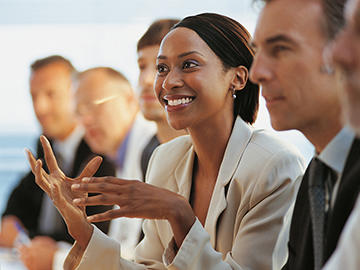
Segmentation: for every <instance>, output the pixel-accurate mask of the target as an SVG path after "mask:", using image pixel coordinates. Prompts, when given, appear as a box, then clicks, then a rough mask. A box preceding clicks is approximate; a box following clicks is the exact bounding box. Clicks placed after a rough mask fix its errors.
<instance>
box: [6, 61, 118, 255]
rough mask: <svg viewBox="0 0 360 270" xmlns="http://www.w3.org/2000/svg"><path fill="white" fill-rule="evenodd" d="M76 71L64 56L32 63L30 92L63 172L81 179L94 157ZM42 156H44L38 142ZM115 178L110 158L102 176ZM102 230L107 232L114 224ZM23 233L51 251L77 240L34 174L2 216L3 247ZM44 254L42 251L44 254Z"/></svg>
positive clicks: (92, 209) (12, 197) (99, 209)
mask: <svg viewBox="0 0 360 270" xmlns="http://www.w3.org/2000/svg"><path fill="white" fill-rule="evenodd" d="M75 75H76V70H75V68H74V67H73V65H72V64H71V62H70V61H69V60H67V59H65V58H64V57H62V56H58V55H53V56H49V57H45V58H43V59H39V60H37V61H35V62H34V63H33V64H32V65H31V76H30V93H31V97H32V101H33V107H34V111H35V114H36V117H37V119H38V121H39V123H40V125H41V128H42V132H43V134H45V135H47V136H49V138H50V139H51V142H52V145H53V147H54V149H56V150H55V152H56V156H57V157H58V158H59V160H61V162H60V163H61V164H60V166H61V168H63V170H64V171H66V172H68V174H69V175H71V176H72V177H75V176H77V175H78V174H79V173H80V172H81V170H82V168H83V167H84V165H85V164H86V163H87V162H88V161H89V160H90V159H91V158H92V157H94V153H93V152H92V151H91V150H90V148H89V146H88V145H87V143H86V142H85V141H84V139H83V135H84V131H83V129H82V127H80V126H79V125H78V122H77V121H76V120H75V119H76V117H75V115H74V108H73V93H72V79H73V77H74V76H75ZM37 145H38V147H37V157H38V158H41V159H42V158H43V151H42V149H41V147H40V142H38V144H37ZM108 174H112V175H114V174H115V168H114V166H113V165H112V163H111V162H110V161H108V160H106V159H104V161H103V163H102V165H101V167H100V169H99V171H98V173H97V175H99V176H100V175H108ZM107 209H109V207H108V206H100V207H89V208H87V213H98V212H102V211H105V210H107ZM97 226H98V227H99V228H100V229H101V230H102V231H103V232H105V233H106V232H107V231H108V228H109V223H108V222H105V223H99V224H97ZM19 231H26V232H27V233H28V234H29V237H30V238H32V237H35V236H40V235H41V236H47V237H41V238H39V239H38V242H39V241H44V243H46V246H47V250H46V251H48V252H54V251H55V250H56V249H57V245H56V244H55V240H56V241H67V242H69V243H71V242H72V241H73V240H72V238H71V236H70V235H69V234H68V232H67V230H66V227H65V224H64V222H63V221H62V220H61V217H60V215H59V213H58V211H57V210H56V208H55V207H54V206H53V204H52V203H51V200H50V199H49V198H48V196H47V195H46V194H45V195H44V192H43V191H42V190H41V189H40V188H39V187H38V186H37V185H36V183H35V178H34V176H33V174H32V172H29V173H27V174H26V175H25V176H24V177H23V178H22V179H21V180H20V182H19V184H18V186H17V187H16V188H15V189H14V190H13V191H12V193H11V195H10V198H9V200H8V203H7V206H6V209H5V212H4V213H3V217H2V228H1V233H0V245H1V246H4V247H12V246H13V245H14V242H15V241H16V238H17V236H18V232H19ZM38 252H39V254H40V251H38Z"/></svg>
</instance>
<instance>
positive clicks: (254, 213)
mask: <svg viewBox="0 0 360 270" xmlns="http://www.w3.org/2000/svg"><path fill="white" fill-rule="evenodd" d="M249 39H250V35H249V34H248V32H247V31H246V29H245V28H244V27H243V26H241V25H240V24H239V23H238V22H236V21H234V20H232V19H230V18H228V17H225V16H221V15H217V14H200V15H197V16H191V17H187V18H185V19H183V20H182V21H181V22H179V23H178V24H177V25H176V26H175V27H174V28H173V30H172V31H170V32H169V34H168V35H167V36H166V37H165V38H164V40H163V41H162V44H161V46H160V50H159V55H158V58H157V70H158V72H157V78H156V82H155V92H156V95H157V97H158V99H159V101H160V103H161V104H162V106H163V107H164V108H165V110H166V114H167V118H168V121H169V123H170V125H171V126H172V127H173V128H175V129H187V131H188V133H189V135H188V136H183V137H180V138H177V139H175V140H173V141H171V142H169V143H167V144H164V145H162V146H160V147H158V148H157V149H156V150H155V152H154V154H153V156H152V158H151V160H150V163H149V167H148V172H147V176H146V179H147V182H148V183H149V184H145V183H141V182H138V181H128V180H121V179H117V178H113V177H106V178H85V179H83V180H82V181H81V182H77V183H76V184H73V185H72V187H71V189H72V191H74V192H76V193H77V194H78V195H76V194H73V193H71V192H70V190H69V185H70V184H69V183H72V182H70V181H66V177H65V176H64V175H63V174H62V172H61V171H60V170H59V169H58V168H57V166H56V161H55V159H54V158H53V156H52V154H51V148H50V146H49V145H48V144H47V143H46V140H45V138H42V142H43V146H44V148H45V152H46V153H47V155H46V161H47V164H48V166H49V169H50V172H51V174H50V176H49V175H47V174H46V173H45V172H44V171H42V170H41V162H40V161H35V160H34V159H32V157H31V155H29V156H30V160H31V162H30V163H31V164H32V168H33V171H34V172H35V174H36V179H37V182H38V184H39V185H40V186H41V187H42V188H43V189H44V190H46V192H48V193H49V194H50V196H51V197H52V198H53V200H54V203H55V205H56V206H57V207H58V209H59V210H60V212H61V213H62V215H63V217H64V219H65V221H66V223H67V225H68V229H69V232H70V234H71V235H72V236H73V237H74V239H75V240H76V243H75V245H74V247H73V249H72V251H71V252H70V254H69V256H68V258H67V261H66V263H65V268H66V269H73V267H74V266H75V265H78V268H77V269H146V268H151V269H166V268H169V269H270V268H271V255H272V250H273V247H274V245H275V242H276V239H277V235H278V232H279V230H280V227H281V225H282V218H283V216H284V214H285V212H286V210H287V209H288V206H289V205H290V203H291V202H292V200H293V197H294V193H295V190H294V189H295V188H294V186H295V185H294V184H293V182H294V180H295V179H296V178H297V177H298V176H299V175H301V173H302V171H303V162H302V158H301V157H299V155H298V154H296V153H295V152H294V151H293V150H291V149H290V148H289V147H288V146H285V145H284V144H283V143H281V142H279V141H278V140H276V139H275V138H273V137H271V136H270V135H268V134H266V133H265V132H264V131H256V130H254V129H253V128H252V127H251V124H252V123H253V122H254V121H255V118H256V113H257V109H258V97H259V88H258V86H257V85H254V84H253V83H251V82H250V81H248V70H249V68H250V65H251V63H252V59H253V52H252V50H251V48H250V47H249V46H248V41H249ZM98 163H99V160H93V161H92V163H90V164H89V165H88V166H87V168H86V170H85V172H83V174H82V175H83V176H84V175H91V174H92V172H94V171H95V170H96V167H97V165H98ZM64 180H65V181H64ZM82 192H96V193H100V194H99V195H98V196H94V197H91V198H90V197H89V198H86V197H83V196H81V193H82ZM79 193H80V194H79ZM73 198H76V199H75V200H74V201H72V199H73ZM98 204H105V205H106V204H117V205H119V206H120V209H118V210H112V211H108V212H105V213H104V214H99V215H95V216H92V217H89V218H88V220H86V217H85V215H84V214H83V212H82V209H83V208H82V207H83V206H85V205H98ZM76 206H78V207H76ZM121 216H126V217H140V218H145V219H147V220H146V221H145V223H144V226H143V228H144V234H145V237H144V240H143V241H142V242H141V243H140V244H139V245H138V247H137V250H136V259H135V261H136V262H129V261H126V260H124V259H122V258H121V256H120V252H119V250H120V248H119V245H118V243H116V242H114V241H112V240H111V239H109V238H107V237H106V236H105V235H103V234H101V233H100V232H99V231H98V230H97V229H94V227H93V226H91V225H90V224H89V223H87V221H91V222H94V221H100V220H108V219H113V218H116V217H121Z"/></svg>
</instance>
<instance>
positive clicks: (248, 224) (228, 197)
mask: <svg viewBox="0 0 360 270" xmlns="http://www.w3.org/2000/svg"><path fill="white" fill-rule="evenodd" d="M194 157H195V152H194V147H193V145H192V142H191V139H190V137H189V136H183V137H179V138H177V139H175V140H173V141H171V142H169V143H166V144H164V145H161V146H159V147H158V148H157V149H156V150H155V152H154V153H153V155H152V158H151V160H150V163H149V169H148V173H147V177H146V179H147V182H149V183H151V184H153V185H156V186H159V187H163V188H167V189H169V190H172V191H174V192H177V193H179V194H181V195H182V196H184V197H185V198H187V199H188V198H189V195H190V190H191V183H192V171H193V164H194ZM303 170H304V163H303V159H302V157H301V156H300V155H299V154H298V153H297V151H296V150H294V148H291V147H290V146H289V145H286V144H284V143H283V142H281V141H280V140H278V139H277V138H275V137H274V136H272V135H269V134H268V133H267V132H265V131H262V130H254V129H253V128H252V127H251V126H249V125H248V124H246V123H245V122H244V121H243V120H241V118H240V117H238V118H237V120H236V122H235V125H234V128H233V131H232V134H231V136H230V139H229V142H228V145H227V147H226V150H225V154H224V158H223V161H222V163H221V166H220V171H219V173H218V178H217V181H216V185H215V187H214V191H213V194H212V198H211V201H210V205H209V210H208V214H207V218H206V221H205V226H204V227H203V226H202V225H201V223H200V222H199V221H198V220H196V222H195V223H194V225H193V226H192V228H191V230H190V231H189V233H188V235H187V236H186V238H185V240H184V242H183V244H182V246H181V247H180V248H179V250H178V251H177V252H176V251H175V250H174V246H173V234H172V231H171V227H170V224H169V223H168V222H167V221H166V220H146V221H145V222H144V225H143V229H144V233H145V238H144V239H143V241H142V242H141V243H140V244H139V245H138V247H137V249H136V255H135V257H136V259H135V261H136V263H133V262H129V261H126V260H124V259H122V258H121V254H120V246H119V244H118V243H117V242H116V241H114V240H112V239H110V238H108V237H107V236H106V235H104V234H102V233H101V232H100V231H98V230H96V229H95V230H94V233H93V236H92V238H91V240H90V242H89V245H88V247H87V249H86V251H85V253H84V255H83V256H82V258H81V261H80V264H79V266H78V268H77V269H84V270H89V269H106V270H110V269H111V270H112V269H113V270H118V269H149V268H150V269H183V270H185V269H194V270H195V269H196V270H198V269H204V270H210V269H253V270H269V269H271V265H272V261H271V259H272V252H273V249H274V245H275V242H276V239H277V236H278V233H279V231H280V228H281V226H282V223H283V217H284V215H285V213H286V211H287V209H288V207H289V205H290V204H291V202H292V201H293V200H294V198H295V193H296V188H295V186H296V185H294V182H295V180H296V179H297V178H298V177H299V176H301V175H302V173H303ZM76 254H77V248H76V244H75V246H74V247H73V249H72V251H71V252H70V254H69V256H68V258H67V262H66V263H65V266H66V268H71V267H68V265H71V264H72V263H73V262H74V261H76V259H80V258H76ZM66 268H65V269H66Z"/></svg>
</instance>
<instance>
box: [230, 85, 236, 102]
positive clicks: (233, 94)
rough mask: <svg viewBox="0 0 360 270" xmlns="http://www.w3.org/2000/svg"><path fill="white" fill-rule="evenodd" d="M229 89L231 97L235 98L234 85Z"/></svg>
mask: <svg viewBox="0 0 360 270" xmlns="http://www.w3.org/2000/svg"><path fill="white" fill-rule="evenodd" d="M231 91H232V97H233V99H235V98H236V89H235V86H234V85H233V86H232V87H231Z"/></svg>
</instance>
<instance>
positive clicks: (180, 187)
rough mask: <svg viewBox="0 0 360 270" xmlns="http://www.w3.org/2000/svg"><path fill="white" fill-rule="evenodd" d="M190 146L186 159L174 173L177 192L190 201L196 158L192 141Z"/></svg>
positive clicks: (183, 159) (184, 158)
mask: <svg viewBox="0 0 360 270" xmlns="http://www.w3.org/2000/svg"><path fill="white" fill-rule="evenodd" d="M189 140H190V136H189ZM189 145H190V147H189V149H188V151H186V153H185V155H184V157H183V158H182V159H181V161H180V162H179V165H178V166H177V168H176V169H175V173H174V176H175V181H176V185H177V190H176V192H177V193H179V194H180V195H181V196H183V197H185V198H186V199H187V200H189V198H190V191H191V183H192V173H193V166H194V158H195V151H194V146H193V145H192V144H191V141H189ZM184 147H186V146H184Z"/></svg>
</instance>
